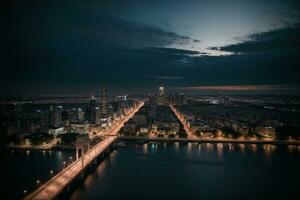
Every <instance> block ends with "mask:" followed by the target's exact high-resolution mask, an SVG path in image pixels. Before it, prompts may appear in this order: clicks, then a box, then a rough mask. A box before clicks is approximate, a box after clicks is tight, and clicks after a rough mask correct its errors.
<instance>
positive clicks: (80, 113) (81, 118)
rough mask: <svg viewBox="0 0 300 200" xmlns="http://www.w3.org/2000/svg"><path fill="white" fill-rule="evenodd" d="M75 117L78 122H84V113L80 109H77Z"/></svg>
mask: <svg viewBox="0 0 300 200" xmlns="http://www.w3.org/2000/svg"><path fill="white" fill-rule="evenodd" d="M77 115H78V121H83V120H84V115H85V113H84V111H83V110H82V109H81V108H78V109H77Z"/></svg>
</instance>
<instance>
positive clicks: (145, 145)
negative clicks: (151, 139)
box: [143, 143, 148, 154]
mask: <svg viewBox="0 0 300 200" xmlns="http://www.w3.org/2000/svg"><path fill="white" fill-rule="evenodd" d="M143 152H144V154H147V153H148V143H145V144H143Z"/></svg>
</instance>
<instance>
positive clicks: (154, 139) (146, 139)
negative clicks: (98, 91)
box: [118, 136, 300, 145]
mask: <svg viewBox="0 0 300 200" xmlns="http://www.w3.org/2000/svg"><path fill="white" fill-rule="evenodd" d="M118 139H119V140H123V141H144V142H179V143H189V142H191V143H236V144H239V143H240V144H273V145H300V141H297V140H293V141H288V140H259V139H256V140H253V139H252V140H249V139H243V140H239V139H201V138H199V139H186V138H159V137H139V136H119V137H118Z"/></svg>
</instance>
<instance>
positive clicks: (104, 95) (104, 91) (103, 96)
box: [100, 88, 107, 115]
mask: <svg viewBox="0 0 300 200" xmlns="http://www.w3.org/2000/svg"><path fill="white" fill-rule="evenodd" d="M100 96H101V106H102V112H101V114H102V115H106V114H107V109H106V104H107V89H106V88H102V89H101V95H100Z"/></svg>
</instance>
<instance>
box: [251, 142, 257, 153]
mask: <svg viewBox="0 0 300 200" xmlns="http://www.w3.org/2000/svg"><path fill="white" fill-rule="evenodd" d="M250 147H251V151H252V152H253V153H256V152H257V144H250Z"/></svg>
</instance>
